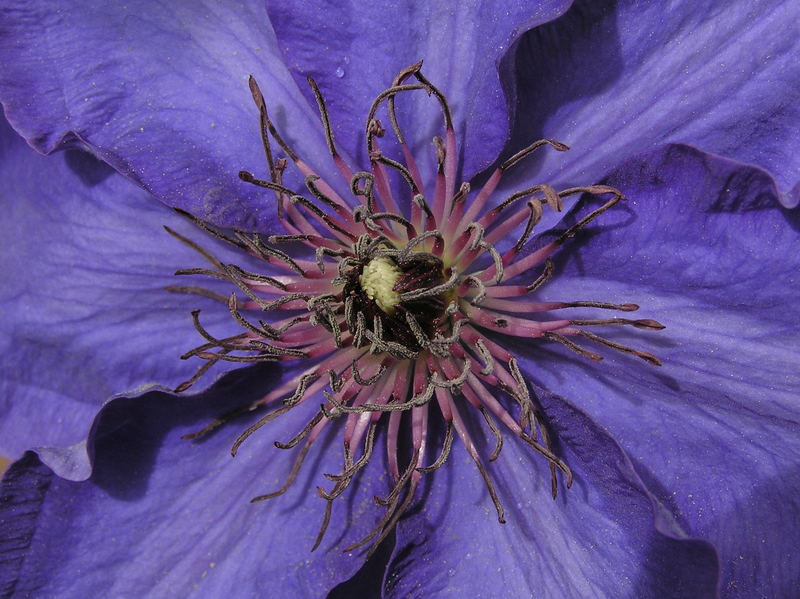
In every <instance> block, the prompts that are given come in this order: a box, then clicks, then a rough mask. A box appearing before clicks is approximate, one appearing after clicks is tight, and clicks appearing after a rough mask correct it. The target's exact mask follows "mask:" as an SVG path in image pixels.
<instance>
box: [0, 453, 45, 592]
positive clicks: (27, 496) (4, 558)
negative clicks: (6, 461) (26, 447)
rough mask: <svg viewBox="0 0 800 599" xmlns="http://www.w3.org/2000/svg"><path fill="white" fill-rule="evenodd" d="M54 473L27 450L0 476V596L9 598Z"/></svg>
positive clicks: (13, 589) (14, 587)
mask: <svg viewBox="0 0 800 599" xmlns="http://www.w3.org/2000/svg"><path fill="white" fill-rule="evenodd" d="M54 476H55V475H54V474H53V472H52V471H51V470H50V469H49V468H48V467H47V466H44V465H43V464H42V463H41V462H40V461H39V458H38V457H37V456H36V454H35V453H33V452H32V451H28V452H26V453H25V455H24V456H23V457H22V458H21V459H20V460H18V461H17V462H15V463H14V464H12V465H11V466H10V467H9V469H8V470H7V471H6V473H5V475H4V476H3V486H2V494H0V524H2V536H0V596H2V597H12V596H13V594H14V591H15V589H16V586H17V581H18V573H19V571H20V568H21V567H22V562H23V561H24V560H25V555H26V550H27V549H28V545H29V544H30V542H31V537H32V536H33V533H34V531H35V530H36V520H37V518H38V517H39V512H40V510H41V506H42V502H43V501H44V497H45V495H46V494H47V489H49V488H50V483H51V481H52V479H53V477H54Z"/></svg>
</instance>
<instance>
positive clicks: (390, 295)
mask: <svg viewBox="0 0 800 599" xmlns="http://www.w3.org/2000/svg"><path fill="white" fill-rule="evenodd" d="M402 275H403V271H402V270H400V267H399V266H397V264H395V262H394V260H392V259H391V258H388V257H386V256H378V257H377V258H373V259H372V260H370V261H369V262H368V263H367V265H366V266H365V267H364V270H363V271H362V273H361V276H360V277H359V283H361V288H362V289H363V290H364V293H366V294H367V297H369V299H371V300H373V301H374V302H375V303H376V304H378V307H379V308H380V309H381V310H383V311H384V312H385V313H386V314H393V313H394V310H395V307H396V306H397V304H399V303H400V294H399V293H398V292H397V291H395V290H394V286H395V284H396V283H397V281H398V279H400V277H401V276H402Z"/></svg>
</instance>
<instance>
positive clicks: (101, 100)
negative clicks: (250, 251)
mask: <svg viewBox="0 0 800 599" xmlns="http://www.w3.org/2000/svg"><path fill="white" fill-rule="evenodd" d="M0 20H1V21H2V34H1V35H0V90H1V91H0V100H1V101H2V102H3V104H4V106H5V108H6V114H7V116H8V119H9V121H10V122H11V123H12V124H13V125H14V127H15V128H16V129H17V130H18V131H19V132H20V133H21V134H22V135H24V136H25V137H26V138H27V139H28V141H29V142H30V143H31V144H32V145H33V146H34V147H36V148H37V149H38V150H40V151H42V152H52V151H53V150H55V149H57V148H61V147H69V146H74V145H78V146H81V147H85V148H88V149H89V150H90V151H91V152H93V153H95V154H96V155H98V156H99V157H101V158H102V159H103V160H105V161H107V162H108V163H109V164H111V165H112V166H113V167H114V168H115V169H117V170H118V171H120V172H121V173H123V174H125V175H127V176H128V177H130V178H131V179H133V180H135V181H137V182H138V183H139V184H140V185H141V186H142V187H144V188H145V189H147V190H148V191H150V192H151V193H153V194H154V195H155V196H156V197H158V198H159V199H161V200H162V201H164V202H166V203H167V204H169V205H171V206H179V207H181V208H184V209H186V210H188V211H190V212H192V213H194V214H196V215H198V216H201V217H203V218H204V219H206V220H208V221H212V222H215V223H218V224H227V225H237V226H240V227H247V228H261V229H269V227H270V223H271V221H272V217H273V216H274V208H273V207H272V205H271V204H270V203H268V202H265V201H264V200H263V196H262V194H260V193H259V192H258V190H257V189H256V188H254V187H252V186H250V187H248V186H244V185H242V183H241V182H240V181H239V180H238V178H237V173H238V172H239V171H240V170H241V169H248V170H256V171H260V170H262V167H263V163H264V159H263V151H262V149H261V144H260V140H259V136H258V112H257V110H256V109H255V108H254V107H253V102H252V99H251V98H250V92H249V90H248V86H247V77H248V75H251V74H252V75H254V76H255V77H256V78H258V80H259V81H260V83H261V85H262V87H263V88H264V89H265V91H268V95H269V99H270V102H271V105H272V109H273V113H274V117H275V118H276V120H277V121H278V123H286V122H290V123H291V124H292V127H291V133H290V135H289V138H290V140H291V141H292V142H293V143H295V144H296V145H297V147H298V148H299V149H301V150H304V154H305V155H315V154H316V153H320V155H324V153H325V151H326V150H325V145H324V138H323V135H322V132H321V129H320V127H319V124H318V123H319V117H318V115H317V114H316V113H315V110H312V109H311V107H310V106H309V104H308V103H307V102H306V101H305V100H304V99H303V97H302V95H301V94H300V92H299V91H298V89H297V87H296V85H295V84H294V82H293V81H292V78H291V76H290V75H289V73H288V71H287V70H286V68H285V66H284V64H283V62H282V60H281V58H280V56H279V52H278V50H277V47H276V42H275V37H274V34H273V32H272V28H271V26H270V24H269V21H268V19H267V15H266V12H265V10H264V6H263V3H262V2H258V1H256V0H252V1H250V2H245V3H243V4H240V5H237V8H236V9H235V10H234V9H232V8H231V7H229V6H227V5H222V4H219V3H216V2H204V3H200V4H197V3H192V4H189V3H183V2H178V3H174V2H172V3H171V2H160V1H150V0H136V1H134V2H124V3H123V2H111V3H108V2H94V3H89V4H87V3H83V4H74V3H63V2H57V1H52V0H43V1H42V2H16V3H14V2H12V3H7V4H6V6H5V7H4V8H3V9H2V12H1V13H0ZM31 98H35V101H31Z"/></svg>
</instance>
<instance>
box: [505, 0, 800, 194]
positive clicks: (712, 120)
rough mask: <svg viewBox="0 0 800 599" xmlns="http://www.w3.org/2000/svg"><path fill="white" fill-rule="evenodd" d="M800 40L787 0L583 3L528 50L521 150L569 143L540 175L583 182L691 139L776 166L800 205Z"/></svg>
mask: <svg viewBox="0 0 800 599" xmlns="http://www.w3.org/2000/svg"><path fill="white" fill-rule="evenodd" d="M798 40H800V7H799V6H798V4H797V3H796V2H791V1H786V0H769V1H763V2H749V1H746V0H742V1H736V2H726V3H725V4H724V5H723V4H698V3H696V2H691V1H685V2H678V3H673V4H671V5H670V7H669V10H664V6H663V5H662V4H661V3H659V2H644V3H643V2H633V1H628V0H620V1H617V0H607V1H603V2H594V1H591V2H590V1H585V2H578V3H576V4H575V6H574V7H573V9H572V10H570V11H569V12H568V13H567V14H566V15H564V16H563V17H562V18H560V19H559V20H557V21H555V22H553V23H550V24H547V25H545V26H543V27H540V28H537V29H536V30H535V31H533V32H532V33H531V34H529V35H527V36H525V38H524V40H523V41H522V43H521V44H520V50H519V54H518V57H517V61H516V63H517V68H518V76H519V77H520V81H519V90H520V94H519V97H520V101H519V105H518V108H519V113H518V118H517V119H516V122H515V125H514V133H515V136H516V140H517V145H518V144H524V143H527V142H528V140H529V139H536V138H538V137H541V136H547V137H555V138H556V139H559V140H561V141H564V142H565V143H567V144H569V145H570V146H572V148H573V150H572V152H570V153H569V154H568V155H565V156H564V155H559V156H545V157H544V159H543V162H542V163H541V169H540V170H538V172H536V176H535V177H534V178H536V179H542V178H544V179H546V180H556V179H560V180H567V181H569V182H572V183H575V182H584V181H588V180H597V179H598V178H599V177H602V176H604V175H605V174H606V173H607V172H608V171H609V170H610V169H612V168H614V167H615V166H616V165H618V164H619V163H620V162H621V161H622V160H624V158H625V157H626V156H632V155H634V154H637V153H640V152H642V151H644V150H645V149H647V148H650V147H654V146H655V145H658V144H660V143H664V142H667V141H676V142H682V143H691V144H693V145H696V146H698V147H700V148H702V149H704V150H707V151H710V152H715V153H717V154H722V155H724V156H727V157H730V158H733V159H736V160H739V161H742V162H747V163H752V164H755V165H758V166H760V167H762V168H765V169H767V170H769V171H770V172H771V173H773V175H774V177H775V178H776V181H777V182H778V188H779V190H780V192H781V201H782V202H783V204H784V205H786V206H789V207H791V206H795V205H796V204H797V203H798V202H799V201H800V188H798V183H800V158H798V156H800V151H798V150H800V145H798V144H800V142H799V141H798V140H800V137H798V135H797V131H798V128H799V127H800V102H798V101H797V98H798V95H797V89H798V87H800V41H798ZM531 174H534V171H531Z"/></svg>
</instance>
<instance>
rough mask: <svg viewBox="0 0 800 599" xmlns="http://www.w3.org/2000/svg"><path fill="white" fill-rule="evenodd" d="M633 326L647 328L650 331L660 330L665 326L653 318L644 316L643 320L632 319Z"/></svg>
mask: <svg viewBox="0 0 800 599" xmlns="http://www.w3.org/2000/svg"><path fill="white" fill-rule="evenodd" d="M633 326H635V327H636V328H637V329H647V330H651V331H661V330H663V329H666V328H667V327H665V326H664V325H663V324H661V323H660V322H658V321H657V320H653V319H652V318H645V319H643V320H634V321H633Z"/></svg>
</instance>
